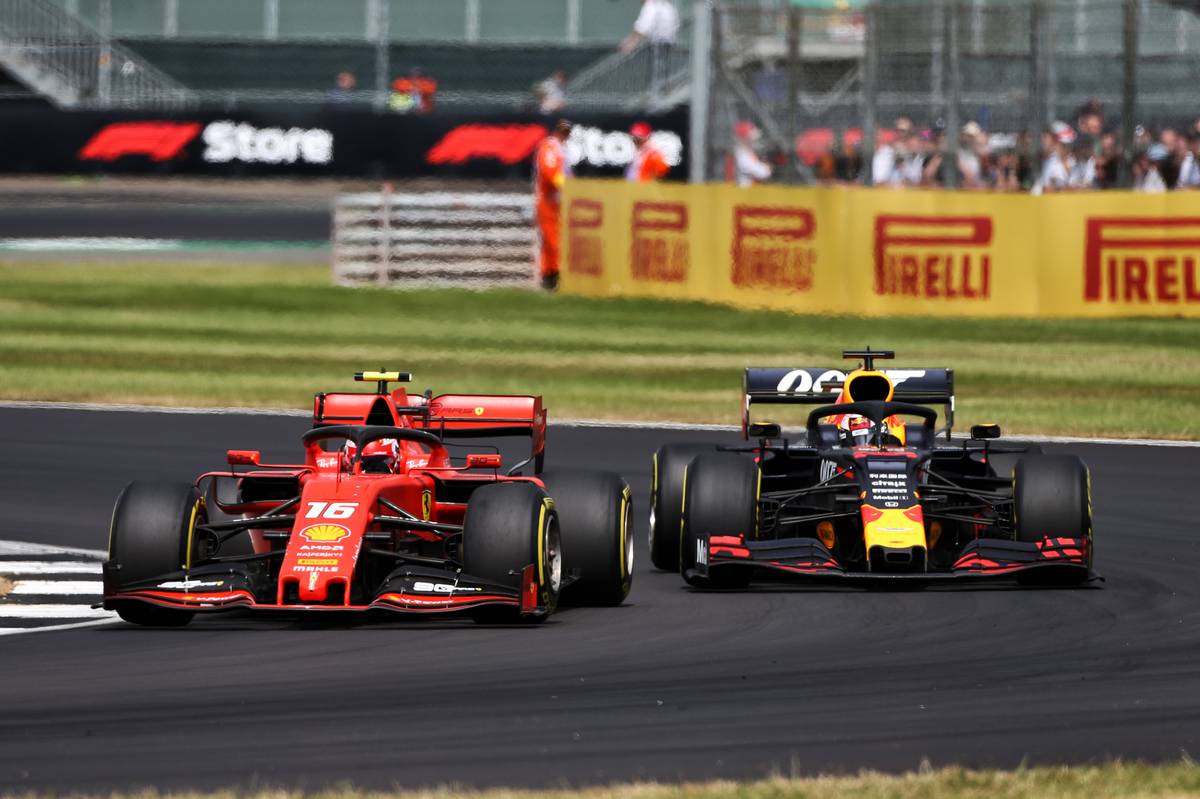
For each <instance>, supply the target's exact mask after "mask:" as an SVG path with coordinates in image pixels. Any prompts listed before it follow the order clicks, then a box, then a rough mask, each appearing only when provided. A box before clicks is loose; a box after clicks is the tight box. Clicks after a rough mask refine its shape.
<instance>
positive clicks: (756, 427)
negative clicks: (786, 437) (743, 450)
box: [746, 422, 780, 438]
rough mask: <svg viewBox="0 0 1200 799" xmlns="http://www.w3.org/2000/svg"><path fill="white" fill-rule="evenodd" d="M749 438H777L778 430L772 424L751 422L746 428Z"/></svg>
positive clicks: (776, 426) (775, 425)
mask: <svg viewBox="0 0 1200 799" xmlns="http://www.w3.org/2000/svg"><path fill="white" fill-rule="evenodd" d="M746 431H747V432H748V433H749V435H750V438H779V434H780V428H779V425H777V424H775V423H774V422H751V423H750V426H749V427H747V428H746Z"/></svg>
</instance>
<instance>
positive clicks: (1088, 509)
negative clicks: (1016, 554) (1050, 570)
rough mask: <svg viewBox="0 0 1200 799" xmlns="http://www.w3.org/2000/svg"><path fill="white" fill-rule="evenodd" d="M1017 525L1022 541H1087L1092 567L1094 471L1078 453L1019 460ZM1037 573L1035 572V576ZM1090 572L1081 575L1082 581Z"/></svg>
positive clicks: (1015, 492)
mask: <svg viewBox="0 0 1200 799" xmlns="http://www.w3.org/2000/svg"><path fill="white" fill-rule="evenodd" d="M1013 526H1014V528H1015V533H1016V534H1015V537H1016V540H1018V541H1023V542H1026V543H1033V544H1036V543H1038V542H1040V541H1041V540H1042V539H1044V538H1047V537H1050V538H1056V537H1063V538H1076V539H1083V540H1084V541H1086V542H1087V567H1088V569H1087V570H1088V572H1090V571H1091V568H1092V553H1093V550H1094V545H1093V532H1092V491H1091V473H1090V472H1089V471H1088V468H1087V466H1086V465H1085V464H1084V462H1083V461H1082V460H1080V459H1079V458H1078V457H1076V456H1074V455H1037V456H1033V457H1024V458H1022V459H1021V460H1019V461H1017V466H1016V468H1015V469H1014V470H1013ZM1036 576H1037V572H1031V573H1030V575H1029V577H1030V578H1031V579H1033V578H1035V577H1036ZM1085 579H1087V577H1086V575H1082V574H1080V575H1077V577H1076V579H1074V580H1073V581H1074V582H1082V581H1083V580H1085Z"/></svg>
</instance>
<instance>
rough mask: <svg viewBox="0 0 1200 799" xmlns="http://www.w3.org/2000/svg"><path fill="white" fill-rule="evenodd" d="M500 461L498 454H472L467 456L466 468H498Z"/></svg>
mask: <svg viewBox="0 0 1200 799" xmlns="http://www.w3.org/2000/svg"><path fill="white" fill-rule="evenodd" d="M500 462H501V458H500V456H499V455H479V454H472V455H468V456H467V468H468V469H499V468H500Z"/></svg>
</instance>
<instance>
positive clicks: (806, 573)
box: [650, 348, 1095, 588]
mask: <svg viewBox="0 0 1200 799" xmlns="http://www.w3.org/2000/svg"><path fill="white" fill-rule="evenodd" d="M843 355H844V356H845V357H846V358H855V359H861V365H860V366H859V367H858V368H856V369H854V370H852V371H850V372H849V374H846V373H844V372H842V371H840V370H838V369H832V368H797V369H759V368H750V369H747V370H746V372H745V391H744V405H743V416H742V430H743V438H745V439H746V440H747V441H749V440H751V439H757V443H750V444H747V445H745V446H740V447H721V446H716V445H697V444H669V445H666V446H663V447H661V448H660V449H659V450H658V452H657V453H656V454H655V456H654V462H653V479H652V486H651V491H652V505H651V516H650V554H651V559H652V560H653V562H654V565H655V566H657V567H658V568H660V569H666V570H671V571H678V572H679V573H680V574H682V576H683V579H684V580H686V581H687V582H688V583H689V584H691V585H694V586H700V587H713V588H743V587H745V586H747V585H748V584H749V583H750V582H751V580H752V579H754V578H767V577H775V578H828V579H837V580H847V579H850V580H862V581H881V580H882V581H893V582H895V581H902V580H903V581H933V580H961V579H980V578H1003V577H1008V578H1015V579H1016V580H1019V581H1021V582H1025V583H1035V582H1036V583H1048V584H1080V583H1085V582H1087V581H1089V580H1091V579H1093V578H1094V577H1095V575H1094V573H1093V571H1092V554H1093V545H1092V518H1091V481H1090V475H1089V472H1088V469H1087V467H1086V466H1085V465H1084V463H1083V462H1082V461H1081V460H1080V459H1079V458H1077V457H1075V456H1073V455H1046V454H1042V452H1041V449H1040V448H1039V447H1038V446H1036V445H1025V446H1021V445H1016V444H1012V443H1004V442H1001V441H998V440H997V439H998V438H999V436H1000V428H999V426H998V425H994V424H987V425H976V426H974V427H972V428H971V434H970V437H969V438H966V439H956V440H951V428H952V425H953V421H954V373H953V371H952V370H950V369H944V368H937V369H885V370H878V369H876V368H875V361H876V360H881V359H890V358H892V357H893V353H891V352H888V351H871V350H870V349H869V348H868V349H867V350H863V351H848V352H845V353H843ZM764 404H773V405H792V406H795V405H799V406H805V405H813V406H816V407H813V408H812V409H811V410H810V411H808V413H807V419H806V423H805V425H804V429H803V431H802V432H800V433H799V434H798V435H796V436H794V437H793V436H788V435H786V434H784V432H783V430H782V429H781V426H780V425H779V424H777V423H774V422H769V421H755V420H753V419H752V412H753V411H754V410H755V408H756V407H757V406H759V405H764ZM939 405H940V406H942V408H943V410H944V414H945V419H944V424H943V426H942V427H941V428H939V427H938V414H937V411H936V410H935V409H934V407H931V406H939ZM1014 461H1015V466H1013V465H1011V464H1012V463H1013V462H1014ZM1001 463H1005V465H1004V466H1001V465H1000V464H1001Z"/></svg>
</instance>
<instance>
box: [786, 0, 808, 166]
mask: <svg viewBox="0 0 1200 799" xmlns="http://www.w3.org/2000/svg"><path fill="white" fill-rule="evenodd" d="M787 15H788V16H787V93H788V96H787V115H788V118H787V124H786V125H784V126H783V129H784V130H785V131H786V132H787V137H788V154H787V155H788V163H789V164H792V165H793V169H791V170H789V171H790V172H792V173H793V175H789V176H788V177H789V178H792V177H798V176H799V172H800V170H799V167H798V164H799V160H798V159H797V157H796V137H797V136H798V135H799V133H800V131H799V129H798V128H799V124H800V89H801V86H802V83H803V82H802V81H801V79H800V77H801V75H800V71H801V69H802V68H803V67H802V66H801V64H802V63H803V62H802V61H801V60H800V31H801V24H802V22H803V20H804V9H803V8H800V7H799V6H793V7H792V8H789V9H788V10H787Z"/></svg>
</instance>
